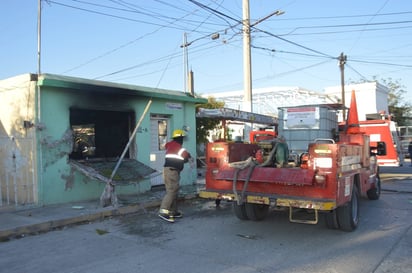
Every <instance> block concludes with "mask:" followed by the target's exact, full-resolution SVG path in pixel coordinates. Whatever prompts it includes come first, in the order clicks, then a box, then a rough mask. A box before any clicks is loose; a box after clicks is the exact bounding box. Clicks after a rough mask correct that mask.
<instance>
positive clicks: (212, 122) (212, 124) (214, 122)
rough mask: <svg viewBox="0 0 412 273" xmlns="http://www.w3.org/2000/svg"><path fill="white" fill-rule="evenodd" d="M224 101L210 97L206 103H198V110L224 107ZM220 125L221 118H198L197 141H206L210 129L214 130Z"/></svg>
mask: <svg viewBox="0 0 412 273" xmlns="http://www.w3.org/2000/svg"><path fill="white" fill-rule="evenodd" d="M224 105H225V103H224V102H218V101H216V99H215V98H213V97H209V98H208V102H207V103H205V104H199V105H196V111H199V108H206V109H217V108H222V107H224ZM219 125H220V120H219V119H213V118H196V143H198V144H199V143H206V142H207V137H208V136H209V130H213V129H215V128H217V127H218V126H219Z"/></svg>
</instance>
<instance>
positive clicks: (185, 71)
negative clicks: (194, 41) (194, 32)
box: [183, 32, 189, 93]
mask: <svg viewBox="0 0 412 273" xmlns="http://www.w3.org/2000/svg"><path fill="white" fill-rule="evenodd" d="M187 46H188V44H187V34H186V32H185V33H183V70H184V71H183V85H184V87H183V88H184V92H185V93H187V76H188V75H187V73H188V70H189V67H188V66H189V61H188V59H189V58H188V56H187V55H188V53H187Z"/></svg>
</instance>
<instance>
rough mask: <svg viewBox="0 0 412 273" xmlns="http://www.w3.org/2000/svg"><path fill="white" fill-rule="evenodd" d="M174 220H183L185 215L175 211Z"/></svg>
mask: <svg viewBox="0 0 412 273" xmlns="http://www.w3.org/2000/svg"><path fill="white" fill-rule="evenodd" d="M172 215H173V218H182V217H183V213H182V212H181V211H175V212H173V214H172Z"/></svg>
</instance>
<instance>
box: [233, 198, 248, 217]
mask: <svg viewBox="0 0 412 273" xmlns="http://www.w3.org/2000/svg"><path fill="white" fill-rule="evenodd" d="M232 207H233V212H234V214H235V215H236V217H237V218H239V219H240V220H249V218H248V217H247V214H246V208H245V203H243V204H242V205H239V204H238V203H237V201H234V202H233V203H232Z"/></svg>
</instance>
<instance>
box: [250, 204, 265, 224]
mask: <svg viewBox="0 0 412 273" xmlns="http://www.w3.org/2000/svg"><path fill="white" fill-rule="evenodd" d="M268 212H269V205H265V204H253V203H246V215H247V217H248V218H249V219H250V220H253V221H262V220H263V219H265V218H266V216H267V215H268Z"/></svg>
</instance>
